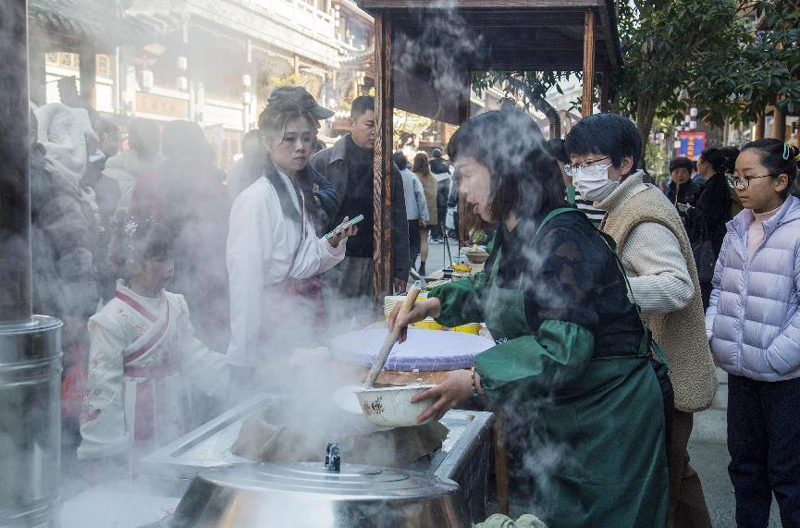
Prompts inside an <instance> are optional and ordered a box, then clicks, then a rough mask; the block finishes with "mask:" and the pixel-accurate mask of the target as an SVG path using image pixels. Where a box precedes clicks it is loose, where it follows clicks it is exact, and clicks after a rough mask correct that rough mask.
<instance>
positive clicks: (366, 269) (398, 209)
mask: <svg viewBox="0 0 800 528" xmlns="http://www.w3.org/2000/svg"><path fill="white" fill-rule="evenodd" d="M350 120H351V131H350V133H349V134H345V135H344V137H342V138H340V139H339V140H338V141H336V143H334V145H333V146H332V147H330V148H326V149H324V150H322V151H320V152H318V153H316V154H315V155H314V156H312V158H311V165H312V166H313V167H314V169H316V170H317V171H318V172H319V173H320V174H322V175H323V176H324V177H325V179H326V180H327V181H329V182H330V184H331V185H332V186H333V190H334V192H335V196H336V199H335V201H334V203H333V206H332V207H331V209H330V210H331V214H330V215H329V216H328V218H329V225H328V230H332V229H334V228H335V227H336V226H338V225H339V223H340V222H341V221H342V218H344V217H345V216H347V217H350V218H355V217H356V216H357V215H359V214H360V215H363V216H364V221H363V222H361V223H360V224H358V232H357V233H356V234H355V236H353V237H350V239H349V240H348V241H347V255H346V256H345V259H344V261H343V262H342V264H341V265H339V266H336V267H335V268H333V269H332V270H329V271H328V272H326V273H325V275H323V277H322V285H323V302H324V303H325V304H326V306H325V312H326V315H327V316H328V327H329V331H330V332H331V333H332V334H336V333H340V332H342V331H347V330H349V329H351V328H353V327H361V326H362V325H364V324H367V323H368V322H372V321H373V320H374V318H375V317H376V316H377V314H378V313H379V312H378V305H377V304H376V303H375V302H374V297H375V295H374V290H375V288H374V282H373V281H374V269H375V268H374V264H375V261H374V260H373V259H374V256H375V236H374V222H375V218H374V211H375V208H374V202H373V199H374V191H375V140H376V138H377V129H376V120H375V98H374V97H372V96H369V95H364V96H360V97H357V98H355V99H354V100H353V102H352V104H351V106H350ZM385 181H386V185H391V186H392V217H391V226H387V225H384V228H385V229H386V228H391V229H392V246H393V247H392V273H391V276H392V288H393V289H394V291H405V290H406V286H407V282H408V272H409V263H410V261H411V258H410V256H409V249H408V240H409V238H408V219H407V218H406V201H405V192H404V190H403V177H402V175H401V174H400V169H396V168H394V164H392V174H391V176H389V175H386V180H385ZM323 206H324V204H323Z"/></svg>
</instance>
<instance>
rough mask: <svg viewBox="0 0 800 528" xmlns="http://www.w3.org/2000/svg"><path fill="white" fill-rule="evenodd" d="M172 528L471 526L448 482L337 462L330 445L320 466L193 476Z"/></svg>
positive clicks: (247, 467) (217, 471)
mask: <svg viewBox="0 0 800 528" xmlns="http://www.w3.org/2000/svg"><path fill="white" fill-rule="evenodd" d="M169 526H171V527H172V528H188V527H198V528H223V527H225V528H227V527H230V528H233V527H236V528H250V527H252V528H255V527H264V526H272V527H292V528H305V527H309V528H311V527H313V528H368V527H375V528H378V527H380V528H393V527H398V528H399V527H404V528H405V527H420V528H422V527H425V528H428V527H432V526H442V527H454V528H459V527H469V526H471V522H470V516H469V513H468V511H467V508H466V505H465V504H464V502H463V500H462V499H461V497H460V496H459V494H458V484H456V483H455V482H453V481H451V480H447V479H442V478H439V477H433V476H429V475H425V474H423V473H419V472H415V471H404V470H398V469H388V468H381V467H373V466H362V465H355V464H341V463H340V461H339V455H338V447H337V446H336V445H335V444H333V447H332V449H331V446H329V450H328V454H327V455H326V464H325V465H324V466H323V465H322V464H320V463H294V464H258V465H238V466H231V467H226V468H221V469H215V470H210V471H206V472H203V473H201V474H199V475H198V476H197V477H195V479H194V480H193V481H192V484H191V485H190V486H189V489H188V490H187V491H186V494H185V495H184V496H183V498H182V499H181V502H180V504H179V505H178V508H177V510H176V511H175V515H174V516H173V517H172V519H171V522H170V524H169Z"/></svg>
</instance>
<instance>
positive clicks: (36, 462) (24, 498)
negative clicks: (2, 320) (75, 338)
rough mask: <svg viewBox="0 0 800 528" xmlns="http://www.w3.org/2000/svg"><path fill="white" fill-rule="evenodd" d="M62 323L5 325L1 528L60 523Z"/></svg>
mask: <svg viewBox="0 0 800 528" xmlns="http://www.w3.org/2000/svg"><path fill="white" fill-rule="evenodd" d="M60 459H61V321H59V320H58V319H55V318H53V317H47V316H42V315H35V316H33V320H32V322H31V323H28V324H18V325H0V466H1V467H2V469H0V526H26V527H39V526H54V525H55V519H56V515H57V513H58V509H59V507H60V499H61V498H60V492H59V481H60V462H61V460H60Z"/></svg>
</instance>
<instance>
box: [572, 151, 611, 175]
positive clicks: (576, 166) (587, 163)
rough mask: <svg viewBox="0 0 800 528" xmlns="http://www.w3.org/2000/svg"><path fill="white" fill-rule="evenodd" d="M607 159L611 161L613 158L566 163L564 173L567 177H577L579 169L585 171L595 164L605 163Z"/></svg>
mask: <svg viewBox="0 0 800 528" xmlns="http://www.w3.org/2000/svg"><path fill="white" fill-rule="evenodd" d="M607 159H611V156H606V157H605V158H600V159H587V160H586V161H584V162H583V163H565V164H564V172H565V173H566V174H567V176H575V175H576V173H577V172H578V169H585V168H586V167H589V166H591V165H594V164H595V163H600V162H601V161H605V160H607Z"/></svg>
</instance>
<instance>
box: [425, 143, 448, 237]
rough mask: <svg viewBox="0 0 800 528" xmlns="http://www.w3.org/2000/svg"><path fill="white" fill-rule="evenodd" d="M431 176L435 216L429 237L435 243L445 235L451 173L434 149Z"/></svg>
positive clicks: (437, 149)
mask: <svg viewBox="0 0 800 528" xmlns="http://www.w3.org/2000/svg"><path fill="white" fill-rule="evenodd" d="M429 166H430V170H431V174H433V176H434V177H435V178H436V215H433V214H432V215H431V220H430V222H429V223H430V224H434V223H435V224H436V225H435V226H432V229H431V237H432V238H433V239H434V241H435V242H436V243H438V242H442V241H444V235H445V233H444V232H443V231H442V226H443V225H444V224H445V222H446V220H447V199H448V196H449V194H450V185H451V171H450V166H449V165H448V164H447V162H446V161H445V160H444V159H443V158H442V149H439V148H435V149H433V150H432V151H431V160H430V163H429Z"/></svg>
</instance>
